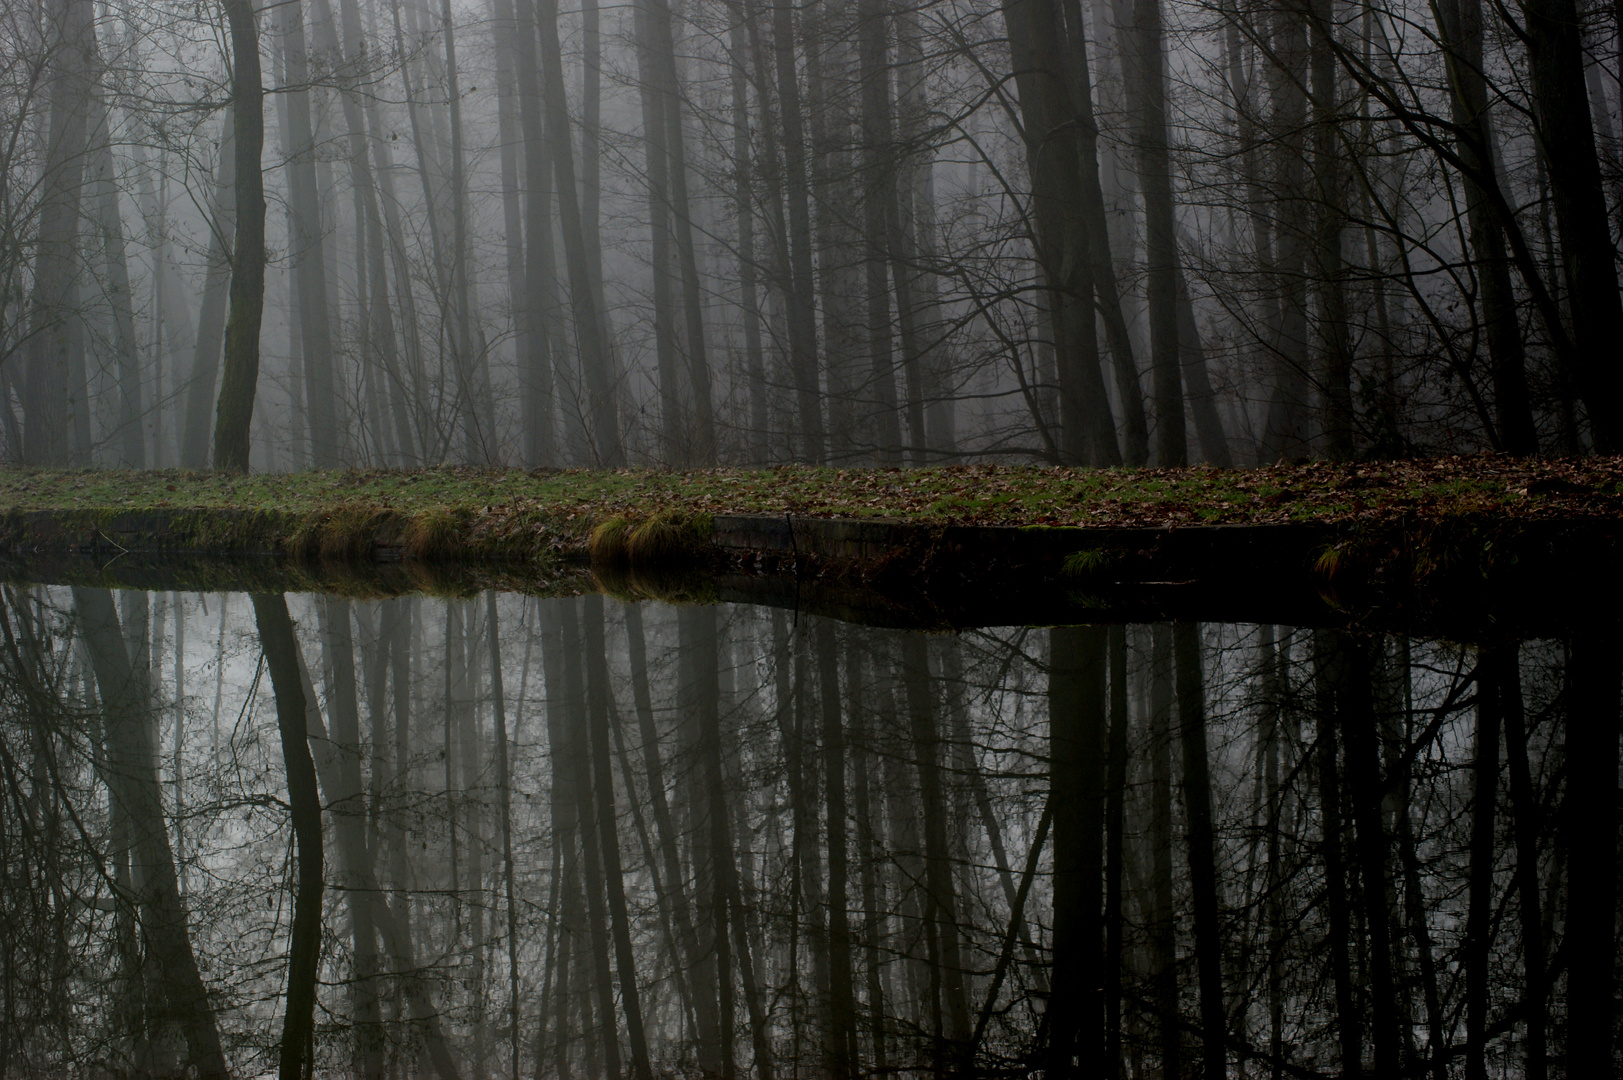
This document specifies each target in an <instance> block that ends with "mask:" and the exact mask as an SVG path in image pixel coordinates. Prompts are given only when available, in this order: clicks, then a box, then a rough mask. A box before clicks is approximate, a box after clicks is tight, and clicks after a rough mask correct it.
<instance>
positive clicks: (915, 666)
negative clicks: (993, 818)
mask: <svg viewBox="0 0 1623 1080" xmlns="http://www.w3.org/2000/svg"><path fill="white" fill-rule="evenodd" d="M902 676H903V682H904V684H905V686H906V690H907V710H908V715H909V718H910V727H911V735H912V743H913V745H912V751H913V755H914V759H915V762H916V766H917V769H918V777H919V798H920V801H921V802H922V803H923V804H924V882H925V884H924V903H925V909H924V924H925V937H926V943H927V945H928V947H929V950H930V953H931V956H930V985H931V999H932V1005H933V1008H932V1012H933V1014H934V1021H935V1030H934V1032H933V1035H934V1039H935V1056H936V1061H937V1062H938V1066H937V1067H938V1069H939V1068H943V1067H944V1068H945V1069H946V1070H947V1071H948V1072H953V1071H956V1070H957V1068H958V1067H959V1066H960V1065H961V1055H962V1054H963V1052H964V1051H965V1050H966V1049H967V1048H968V1046H969V1039H970V1034H971V1031H970V1026H969V1002H968V998H967V995H966V990H965V986H964V963H963V956H962V953H961V950H960V948H959V938H958V913H957V910H958V906H957V900H956V897H955V896H954V889H953V880H952V865H951V863H950V862H949V861H948V855H947V803H946V796H945V793H944V792H943V791H942V783H941V764H940V752H941V750H940V737H939V735H938V734H937V726H936V717H935V701H934V693H933V691H932V687H931V679H930V668H929V653H928V652H927V650H926V644H925V640H924V637H923V635H921V634H917V633H911V634H908V635H907V636H906V637H905V638H903V641H902Z"/></svg>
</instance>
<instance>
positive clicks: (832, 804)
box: [817, 619, 858, 1080]
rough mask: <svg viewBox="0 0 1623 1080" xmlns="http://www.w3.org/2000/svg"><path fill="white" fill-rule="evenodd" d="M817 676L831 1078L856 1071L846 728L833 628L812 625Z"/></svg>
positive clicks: (825, 622) (824, 622) (839, 1078)
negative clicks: (825, 848) (824, 816)
mask: <svg viewBox="0 0 1623 1080" xmlns="http://www.w3.org/2000/svg"><path fill="white" fill-rule="evenodd" d="M817 669H818V670H817V674H818V682H819V684H820V685H819V689H820V691H821V699H822V700H821V704H822V714H823V715H822V738H823V794H824V810H825V813H826V814H827V817H828V895H827V904H828V964H829V1025H828V1047H827V1052H828V1066H829V1072H830V1074H831V1075H832V1076H833V1077H835V1080H846V1078H848V1077H851V1076H854V1075H855V1074H856V1070H857V1064H858V1056H857V1004H856V992H855V989H854V986H853V983H852V975H851V927H850V922H849V915H848V910H849V907H848V900H847V890H848V888H849V881H850V867H849V848H848V845H847V842H846V830H847V825H846V819H847V810H846V793H845V766H846V762H845V757H846V753H845V726H844V723H843V721H842V718H841V716H840V670H839V653H838V648H837V645H836V643H835V640H834V627H833V625H832V624H830V623H829V621H828V620H826V619H819V620H818V621H817Z"/></svg>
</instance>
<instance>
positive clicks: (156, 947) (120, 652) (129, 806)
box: [73, 587, 313, 1080]
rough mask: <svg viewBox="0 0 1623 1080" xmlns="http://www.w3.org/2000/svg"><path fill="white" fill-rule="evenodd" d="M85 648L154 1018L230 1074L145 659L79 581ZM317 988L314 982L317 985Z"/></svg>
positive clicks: (102, 593)
mask: <svg viewBox="0 0 1623 1080" xmlns="http://www.w3.org/2000/svg"><path fill="white" fill-rule="evenodd" d="M73 603H74V607H75V608H76V609H77V610H78V612H79V617H80V618H81V619H82V620H83V628H84V641H85V647H86V651H87V652H88V653H89V655H90V663H91V668H92V670H93V671H94V673H95V676H96V686H97V689H98V690H99V691H100V696H101V703H102V709H103V711H104V713H105V716H106V721H105V740H106V747H107V748H106V774H105V775H104V776H103V781H104V782H105V783H106V785H107V789H108V793H109V797H110V800H111V802H112V804H113V806H114V808H115V810H116V812H117V817H118V819H119V820H121V821H122V822H123V823H124V828H125V829H126V830H127V836H128V842H129V847H128V851H129V859H128V861H129V865H130V867H131V870H132V873H131V875H130V877H131V880H132V884H134V886H135V893H134V895H135V901H136V908H137V912H138V920H139V926H140V932H141V935H142V937H143V938H144V943H145V946H146V950H147V956H148V959H149V962H151V963H152V964H153V965H154V967H155V969H156V970H155V973H154V977H153V982H152V983H151V984H150V985H152V986H154V987H155V988H156V990H157V994H156V1000H152V1001H148V1002H147V1003H146V1010H147V1013H148V1016H149V1018H155V1019H157V1020H158V1021H159V1023H161V1024H174V1025H175V1026H177V1027H178V1028H180V1030H181V1031H182V1032H183V1033H184V1037H185V1040H186V1045H187V1060H188V1062H189V1064H190V1065H191V1066H192V1067H193V1068H195V1069H197V1071H198V1074H199V1076H201V1077H204V1078H205V1080H225V1078H226V1077H227V1076H229V1069H228V1067H227V1064H226V1060H225V1055H224V1051H223V1049H222V1047H221V1043H220V1033H219V1028H218V1026H217V1024H216V1021H215V1018H214V1012H213V1008H212V1006H211V1005H210V1003H209V996H208V990H207V988H206V987H205V986H204V984H203V979H202V976H201V974H200V972H199V970H198V966H197V958H196V954H195V953H194V952H193V949H192V941H191V934H190V931H189V929H188V927H187V917H186V910H185V907H184V905H183V904H182V903H181V899H180V888H179V882H178V878H177V875H176V872H175V862H174V855H173V853H172V850H171V848H170V846H169V834H168V830H167V829H166V827H165V824H164V810H163V793H162V789H161V788H160V786H159V782H158V762H157V756H156V750H155V747H154V745H153V739H152V737H151V733H150V729H149V724H150V718H151V715H152V712H151V710H152V708H153V703H152V700H151V697H150V692H149V691H148V689H147V687H148V683H147V680H146V677H145V671H144V666H143V667H142V668H141V669H139V670H138V669H137V668H136V667H134V666H132V664H131V658H130V652H129V649H128V646H127V643H126V641H125V636H124V633H123V632H122V630H121V629H120V627H119V621H118V613H117V611H116V610H115V609H114V607H113V598H112V594H111V593H109V592H108V591H107V590H105V589H85V588H77V587H76V588H74V590H73ZM312 988H313V987H312Z"/></svg>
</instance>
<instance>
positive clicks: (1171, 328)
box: [1126, 0, 1189, 469]
mask: <svg viewBox="0 0 1623 1080" xmlns="http://www.w3.org/2000/svg"><path fill="white" fill-rule="evenodd" d="M1131 39H1132V44H1131V46H1130V48H1129V50H1128V55H1129V56H1130V57H1131V62H1130V63H1129V64H1128V65H1127V71H1126V75H1127V84H1128V88H1129V94H1128V100H1129V101H1131V102H1133V107H1132V111H1133V113H1134V114H1135V115H1134V117H1133V134H1134V137H1135V140H1136V142H1137V151H1138V177H1139V187H1140V189H1141V190H1142V192H1143V195H1144V262H1145V274H1146V278H1147V284H1146V291H1147V293H1148V300H1149V305H1148V306H1149V321H1150V385H1151V387H1152V388H1153V390H1154V393H1153V400H1154V402H1155V460H1156V464H1157V465H1159V466H1160V467H1161V468H1163V469H1165V468H1171V467H1174V466H1179V465H1186V464H1188V462H1189V450H1188V439H1187V436H1186V435H1185V431H1184V428H1185V425H1184V416H1183V370H1182V367H1181V365H1180V363H1179V357H1178V234H1177V224H1176V216H1175V213H1174V209H1173V196H1172V158H1171V154H1170V152H1169V150H1168V146H1167V110H1166V74H1165V70H1164V68H1165V61H1164V60H1163V59H1162V56H1161V50H1162V40H1161V39H1162V29H1161V3H1160V0H1133V28H1132V34H1131Z"/></svg>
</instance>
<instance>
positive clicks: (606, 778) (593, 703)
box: [584, 593, 653, 1080]
mask: <svg viewBox="0 0 1623 1080" xmlns="http://www.w3.org/2000/svg"><path fill="white" fill-rule="evenodd" d="M584 618H585V623H586V635H585V644H586V698H587V716H586V720H587V724H586V727H587V737H588V743H589V747H588V751H589V753H590V754H591V760H592V787H593V791H594V793H595V795H596V805H597V835H598V847H599V850H600V851H601V852H602V859H603V880H604V884H605V886H606V888H607V892H608V906H609V921H610V926H611V929H612V932H613V934H614V957H615V966H616V967H617V969H618V972H619V976H620V1005H621V1008H622V1009H623V1010H624V1012H625V1019H626V1034H627V1036H628V1037H629V1039H630V1042H631V1073H632V1076H633V1077H634V1078H635V1080H651V1078H652V1076H653V1071H652V1069H651V1067H650V1065H649V1058H648V1039H647V1035H646V1034H645V1033H644V1030H643V1018H642V996H641V993H640V991H639V990H638V986H637V955H636V953H635V952H634V951H633V950H632V947H631V921H630V918H629V917H628V916H627V914H626V892H625V882H624V878H623V876H622V874H621V870H620V833H619V829H618V828H617V825H616V818H617V813H616V808H615V799H614V770H613V763H612V761H611V753H610V749H609V685H608V680H609V664H608V654H607V651H606V650H607V646H606V644H605V641H604V634H603V597H602V594H600V593H589V594H587V596H586V599H585V613H584Z"/></svg>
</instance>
